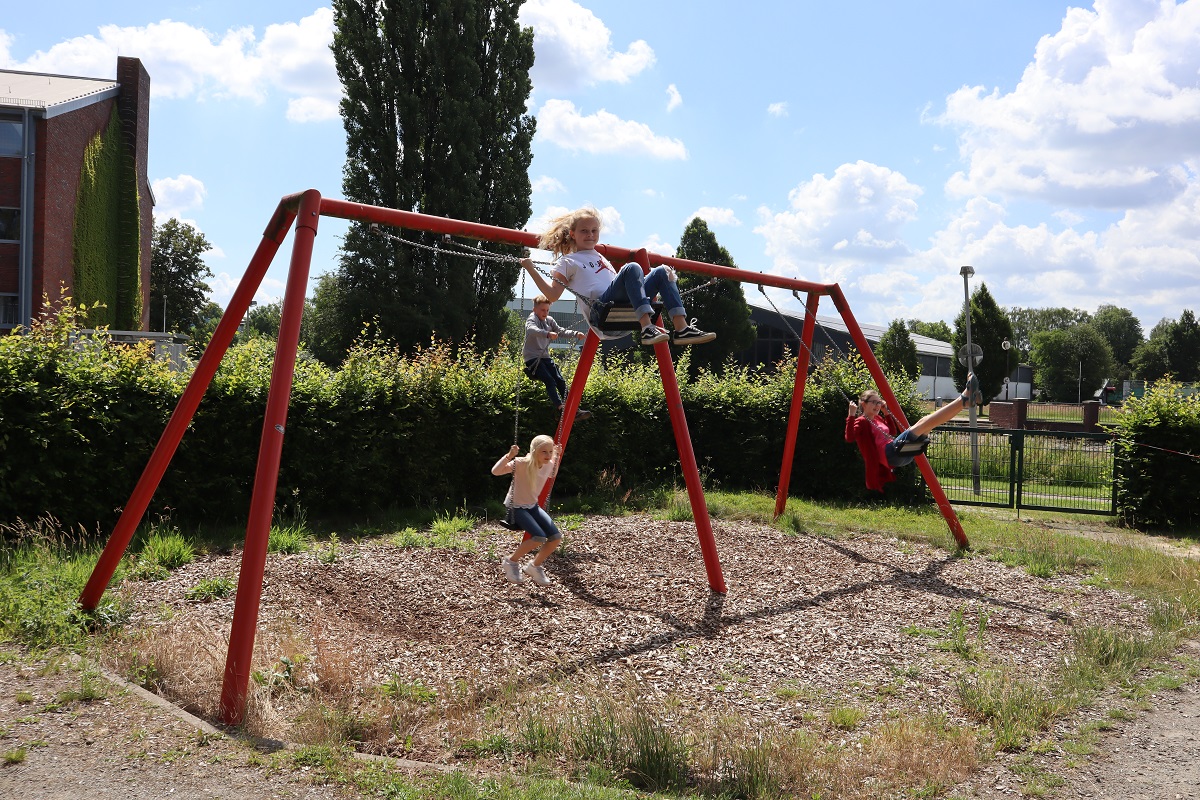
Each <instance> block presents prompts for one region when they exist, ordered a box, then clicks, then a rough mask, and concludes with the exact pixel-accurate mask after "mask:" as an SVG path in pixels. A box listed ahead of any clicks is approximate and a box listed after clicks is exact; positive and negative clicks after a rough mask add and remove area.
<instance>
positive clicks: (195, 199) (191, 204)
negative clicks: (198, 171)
mask: <svg viewBox="0 0 1200 800" xmlns="http://www.w3.org/2000/svg"><path fill="white" fill-rule="evenodd" d="M150 188H151V189H152V190H153V191H154V216H155V217H156V218H157V219H160V220H167V219H170V218H171V217H178V218H179V219H181V220H182V219H183V212H185V211H198V210H200V209H201V208H203V207H204V198H205V196H206V195H207V194H208V190H207V189H205V188H204V182H203V181H201V180H199V179H198V178H194V177H192V176H191V175H176V176H175V177H174V178H159V179H158V180H155V181H151V182H150Z"/></svg>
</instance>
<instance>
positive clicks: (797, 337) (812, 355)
mask: <svg viewBox="0 0 1200 800" xmlns="http://www.w3.org/2000/svg"><path fill="white" fill-rule="evenodd" d="M758 291H759V292H760V293H761V294H762V296H763V297H765V298H767V302H768V303H770V304H771V308H773V309H775V314H776V315H777V316H778V317H779V319H780V320H782V321H783V324H784V325H785V326H787V329H788V332H789V333H791V334H792V338H794V339H795V340H796V341H797V342H799V343H800V346H801V347H803V348H804V349H805V350H806V351H807V352H808V357H809V358H810V359H811V362H810V363H812V364H813V365H815V364H816V362H817V355H816V353H814V352H813V351H812V349H811V348H810V347H809V346H808V345H806V344H805V343H804V339H803V338H801V336H800V334H798V333H796V329H795V328H793V327H792V323H790V322H788V318H787V317H786V316H784V314H783V312H782V311H780V310H779V306H777V305H775V301H774V300H772V299H771V295H769V294H767V290H766V289H764V288H763V285H762V284H761V283H760V284H759V285H758ZM792 296H793V297H795V298H796V299H797V300H799V299H800V295H798V294H796V292H795V290H793V291H792ZM804 316H805V317H806V318H807V317H808V306H805V307H804ZM813 322H814V323H815V324H816V326H817V327H818V328H820V329H821V332H822V333H824V334H825V338H826V339H828V340H829V343H830V344H831V345H833V347H834V349H835V350H837V351H838V353H839V354H840V355H841V356H842V357H843V358H844V357H846V354H845V353H843V352H842V348H840V347H838V345H837V342H835V341H834V340H833V337H831V336H830V335H829V331H827V330H825V326H824V325H822V324H821V322H820V320H818V319H817V318H816V315H813ZM835 387H836V388H837V390H838V393H839V394H840V395H841V396H842V397H843V398H845V400H846V402H847V403H853V402H854V401H853V400H851V399H850V396H849V395H848V394H846V392H845V390H844V389H842V387H841V384H835Z"/></svg>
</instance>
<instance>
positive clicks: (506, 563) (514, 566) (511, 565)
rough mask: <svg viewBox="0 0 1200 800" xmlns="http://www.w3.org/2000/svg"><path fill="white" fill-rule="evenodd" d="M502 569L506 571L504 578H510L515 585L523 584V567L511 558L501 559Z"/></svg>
mask: <svg viewBox="0 0 1200 800" xmlns="http://www.w3.org/2000/svg"><path fill="white" fill-rule="evenodd" d="M500 568H501V569H503V570H504V577H506V578H508V579H509V580H510V581H512V582H513V583H520V582H521V565H520V564H518V563H517V562H515V561H513V560H512V559H510V558H502V559H500Z"/></svg>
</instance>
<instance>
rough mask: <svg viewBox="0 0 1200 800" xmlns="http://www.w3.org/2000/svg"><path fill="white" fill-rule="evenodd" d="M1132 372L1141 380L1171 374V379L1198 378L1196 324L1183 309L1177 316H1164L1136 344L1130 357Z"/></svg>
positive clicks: (1199, 341) (1199, 346) (1199, 360)
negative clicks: (1148, 335) (1173, 318)
mask: <svg viewBox="0 0 1200 800" xmlns="http://www.w3.org/2000/svg"><path fill="white" fill-rule="evenodd" d="M1132 362H1133V363H1132V367H1133V373H1134V375H1136V376H1137V377H1138V378H1139V379H1141V380H1147V381H1152V380H1157V379H1159V378H1164V377H1167V376H1171V377H1172V378H1173V379H1174V380H1177V381H1183V382H1194V381H1197V380H1200V324H1198V323H1197V322H1196V315H1195V314H1193V313H1192V312H1191V311H1190V310H1188V309H1184V312H1183V313H1182V314H1180V315H1179V319H1178V320H1172V319H1168V318H1164V319H1161V320H1159V322H1158V324H1157V325H1155V326H1154V329H1153V330H1151V331H1150V338H1149V339H1148V340H1147V341H1145V342H1143V343H1142V344H1141V345H1139V346H1138V348H1137V350H1136V351H1134V354H1133V360H1132Z"/></svg>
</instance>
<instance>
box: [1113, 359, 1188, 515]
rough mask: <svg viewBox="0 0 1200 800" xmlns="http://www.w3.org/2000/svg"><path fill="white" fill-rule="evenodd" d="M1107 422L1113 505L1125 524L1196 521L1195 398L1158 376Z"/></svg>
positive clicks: (1126, 402)
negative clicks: (1113, 443) (1113, 457)
mask: <svg viewBox="0 0 1200 800" xmlns="http://www.w3.org/2000/svg"><path fill="white" fill-rule="evenodd" d="M1122 412H1123V413H1121V414H1120V415H1118V417H1117V420H1116V422H1115V423H1114V424H1113V425H1112V426H1111V427H1112V428H1113V430H1114V431H1115V433H1116V436H1117V463H1116V471H1115V476H1114V478H1115V481H1116V489H1117V508H1118V510H1119V512H1120V513H1121V515H1122V516H1123V517H1124V519H1125V520H1126V521H1127V522H1129V523H1130V524H1134V525H1144V526H1150V527H1161V528H1182V529H1183V530H1184V532H1189V533H1192V534H1194V532H1195V530H1196V525H1197V524H1198V523H1200V398H1198V397H1196V396H1195V395H1189V396H1185V395H1184V393H1183V387H1181V386H1180V385H1179V384H1176V383H1174V382H1172V381H1167V380H1164V381H1159V382H1158V383H1156V384H1154V385H1152V386H1150V387H1149V388H1147V390H1146V392H1145V394H1144V395H1143V396H1142V397H1131V398H1129V399H1128V400H1127V401H1125V404H1124V406H1123V408H1122Z"/></svg>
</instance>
